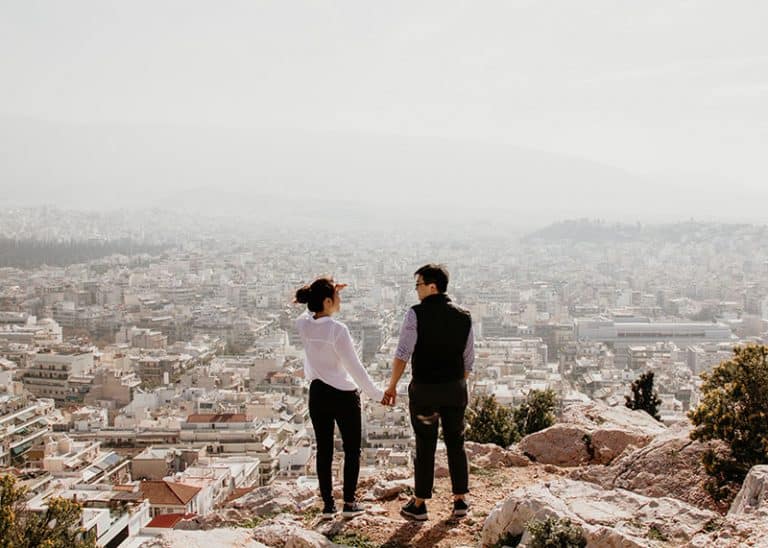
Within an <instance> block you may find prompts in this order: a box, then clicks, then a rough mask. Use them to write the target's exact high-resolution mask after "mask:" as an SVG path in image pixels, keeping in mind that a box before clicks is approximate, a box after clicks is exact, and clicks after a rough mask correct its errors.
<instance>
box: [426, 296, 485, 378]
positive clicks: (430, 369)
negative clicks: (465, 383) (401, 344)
mask: <svg viewBox="0 0 768 548" xmlns="http://www.w3.org/2000/svg"><path fill="white" fill-rule="evenodd" d="M413 310H414V312H416V322H417V323H416V347H415V348H414V349H413V355H412V356H411V367H412V371H413V382H415V383H419V384H435V383H442V382H450V381H455V380H460V379H463V378H464V348H465V347H466V345H467V338H468V337H469V330H470V328H471V327H472V318H471V317H470V315H469V312H467V311H466V310H464V309H462V308H459V307H458V306H456V305H454V304H453V303H452V302H451V299H450V298H448V296H447V295H445V294H444V293H438V294H435V295H430V296H428V297H426V298H425V299H424V300H423V301H421V303H420V304H417V305H415V306H414V307H413Z"/></svg>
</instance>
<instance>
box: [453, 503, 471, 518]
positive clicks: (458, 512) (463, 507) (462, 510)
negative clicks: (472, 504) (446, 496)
mask: <svg viewBox="0 0 768 548" xmlns="http://www.w3.org/2000/svg"><path fill="white" fill-rule="evenodd" d="M468 512H469V504H467V502H466V501H465V500H464V499H457V500H454V501H453V517H455V518H463V517H464V516H466V515H467V513H468Z"/></svg>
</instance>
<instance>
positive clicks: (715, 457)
mask: <svg viewBox="0 0 768 548" xmlns="http://www.w3.org/2000/svg"><path fill="white" fill-rule="evenodd" d="M733 353H734V355H733V357H732V358H731V359H730V360H726V361H724V362H722V363H720V364H719V365H718V366H716V367H715V368H714V369H713V370H712V372H711V373H703V374H702V375H701V378H702V379H703V380H704V383H703V385H702V387H701V400H700V401H699V405H698V407H696V409H693V410H691V411H689V413H688V418H689V419H690V420H691V422H692V423H693V425H694V429H693V430H692V431H691V439H693V440H700V441H707V440H722V441H724V442H725V443H726V444H727V446H728V453H727V454H724V455H723V454H718V453H716V452H715V451H713V450H709V451H707V452H706V453H705V454H704V455H703V460H702V462H703V464H704V468H705V469H706V471H707V473H708V474H709V475H710V476H712V481H711V482H710V484H709V485H708V491H709V492H710V494H712V496H713V497H714V498H715V499H716V500H722V499H727V498H729V497H730V496H732V495H733V494H734V493H735V491H736V490H737V489H738V487H739V485H740V484H741V483H742V482H743V481H744V477H745V476H746V474H747V472H749V469H750V468H751V467H752V466H754V465H756V464H765V463H768V420H767V419H768V361H767V360H766V357H768V347H767V346H764V345H749V346H744V347H737V348H734V350H733Z"/></svg>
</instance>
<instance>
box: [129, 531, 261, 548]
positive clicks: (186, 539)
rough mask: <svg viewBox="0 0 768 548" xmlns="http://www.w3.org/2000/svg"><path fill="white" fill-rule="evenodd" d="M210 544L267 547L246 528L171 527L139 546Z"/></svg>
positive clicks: (208, 546)
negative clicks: (208, 529)
mask: <svg viewBox="0 0 768 548" xmlns="http://www.w3.org/2000/svg"><path fill="white" fill-rule="evenodd" d="M211 546H237V547H238V548H266V547H267V545H266V544H262V543H261V542H258V541H256V540H254V539H253V538H252V535H251V532H250V531H249V530H247V529H216V530H213V531H179V530H175V529H172V530H169V531H167V532H164V533H163V534H162V535H160V536H159V537H157V538H155V539H152V540H148V541H146V542H144V543H142V544H141V548H211Z"/></svg>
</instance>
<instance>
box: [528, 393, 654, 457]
mask: <svg viewBox="0 0 768 548" xmlns="http://www.w3.org/2000/svg"><path fill="white" fill-rule="evenodd" d="M665 430H666V427H665V426H664V425H662V424H661V423H659V422H657V421H656V420H654V419H653V417H651V416H650V415H648V414H647V413H645V412H643V411H632V410H630V409H627V408H626V407H623V406H619V407H609V406H607V405H605V404H601V403H598V402H590V403H588V404H584V403H579V404H574V405H571V406H569V407H567V408H566V409H565V411H564V412H563V415H562V419H561V422H560V423H558V424H555V425H554V426H550V427H549V428H546V429H544V430H541V431H540V432H536V433H534V434H530V435H528V436H526V437H524V438H523V439H522V440H520V442H519V443H518V444H517V450H519V451H520V452H521V453H523V454H524V455H526V456H527V457H529V458H530V459H531V460H535V461H536V462H540V463H543V464H554V465H557V466H581V465H584V464H609V463H611V462H612V461H613V460H614V459H616V457H618V456H619V455H621V454H622V453H623V452H624V451H626V450H627V448H628V447H643V446H645V445H647V444H648V443H649V442H650V441H651V440H652V439H654V437H655V436H658V435H660V434H662V433H664V432H665Z"/></svg>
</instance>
